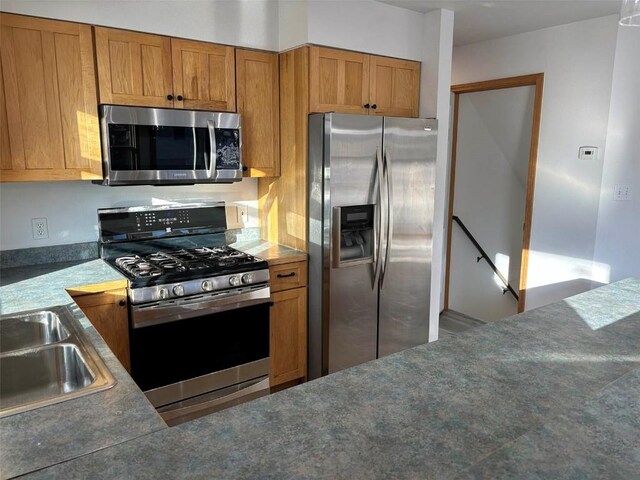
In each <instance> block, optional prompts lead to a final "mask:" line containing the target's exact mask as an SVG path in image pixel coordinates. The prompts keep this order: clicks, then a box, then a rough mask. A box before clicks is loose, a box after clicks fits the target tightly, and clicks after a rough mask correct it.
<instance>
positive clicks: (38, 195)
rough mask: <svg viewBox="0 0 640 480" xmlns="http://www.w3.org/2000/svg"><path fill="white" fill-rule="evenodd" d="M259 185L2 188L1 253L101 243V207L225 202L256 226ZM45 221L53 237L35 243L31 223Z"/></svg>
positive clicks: (6, 185) (65, 184)
mask: <svg viewBox="0 0 640 480" xmlns="http://www.w3.org/2000/svg"><path fill="white" fill-rule="evenodd" d="M256 198H257V181H256V180H255V179H244V180H242V182H239V183H237V184H232V185H191V186H174V187H166V186H163V187H152V186H145V187H105V186H102V185H93V184H91V183H89V182H48V183H47V182H43V183H3V184H1V185H0V221H1V222H2V228H1V229H0V250H12V249H15V248H27V247H43V246H47V245H62V244H67V243H79V242H92V241H96V240H97V239H98V217H97V214H96V211H97V209H98V208H108V207H128V206H138V205H155V204H161V203H166V202H171V201H182V202H185V201H225V202H227V205H230V204H232V203H237V204H239V205H244V206H246V207H248V215H249V218H248V221H247V223H246V224H245V226H247V227H251V226H257V214H258V212H257V201H256ZM40 217H46V218H47V223H48V227H49V238H48V239H40V240H34V239H33V237H32V233H31V219H32V218H40Z"/></svg>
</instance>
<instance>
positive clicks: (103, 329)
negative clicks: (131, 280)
mask: <svg viewBox="0 0 640 480" xmlns="http://www.w3.org/2000/svg"><path fill="white" fill-rule="evenodd" d="M81 288H82V287H81ZM69 294H70V295H71V296H72V297H73V299H74V301H75V302H76V303H77V304H78V306H79V307H80V310H82V312H83V313H84V314H85V315H86V316H87V318H88V319H89V321H90V322H91V323H92V324H93V326H94V327H95V328H96V330H97V331H98V333H99V334H100V335H101V336H102V338H103V339H104V341H105V343H106V344H107V345H108V346H109V348H110V349H111V351H112V352H113V354H114V355H115V356H116V358H117V359H118V360H120V363H122V366H123V367H124V368H125V369H126V370H127V372H131V361H130V356H129V313H128V308H127V289H126V288H117V289H113V290H107V291H104V292H96V293H86V292H83V291H81V290H73V289H72V290H70V291H69Z"/></svg>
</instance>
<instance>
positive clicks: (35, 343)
mask: <svg viewBox="0 0 640 480" xmlns="http://www.w3.org/2000/svg"><path fill="white" fill-rule="evenodd" d="M0 338H1V340H0V417H5V416H8V415H13V414H16V413H20V412H24V411H27V410H31V409H33V408H39V407H44V406H47V405H52V404H54V403H58V402H63V401H66V400H70V399H72V398H77V397H80V396H83V395H88V394H90V393H96V392H99V391H102V390H106V389H107V388H111V387H112V386H113V385H115V380H114V378H113V376H112V375H111V372H109V370H108V369H107V366H106V365H105V364H104V362H103V361H102V359H101V358H100V356H99V355H98V353H97V352H96V350H95V348H93V345H92V344H91V342H89V340H88V339H87V338H86V336H85V333H84V330H83V328H82V325H80V323H79V322H78V321H77V320H76V319H75V317H74V313H73V312H72V311H71V310H70V309H69V307H52V308H48V309H46V310H37V311H31V312H22V313H17V314H11V315H2V316H0Z"/></svg>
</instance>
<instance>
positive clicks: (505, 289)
mask: <svg viewBox="0 0 640 480" xmlns="http://www.w3.org/2000/svg"><path fill="white" fill-rule="evenodd" d="M451 218H452V220H453V221H455V222H456V223H457V224H458V225H459V226H460V228H461V229H462V231H463V232H464V234H465V235H466V236H467V238H469V240H471V243H473V246H474V247H476V249H477V250H478V252H480V256H479V257H478V258H477V259H476V262H478V263H480V260H482V259H483V258H484V259H485V260H486V262H487V264H489V267H491V270H493V272H494V273H495V274H496V275H497V276H498V278H499V279H500V281H501V282H502V283H503V284H504V287H503V288H502V294H503V295H504V294H505V293H507V292H511V295H513V297H514V298H515V299H516V300H520V297H519V296H518V294H517V293H516V291H515V290H514V289H513V287H512V286H511V285H510V284H509V281H508V280H507V279H506V278H505V277H504V275H502V273H500V271H499V270H498V267H496V265H495V264H494V263H493V262H492V261H491V258H490V257H489V255H487V252H485V251H484V249H483V248H482V247H481V246H480V244H479V243H478V241H477V240H476V239H475V237H474V236H473V235H472V234H471V232H470V231H469V229H468V228H467V227H466V226H465V224H464V223H463V222H462V220H460V217H458V216H457V215H453V216H452V217H451Z"/></svg>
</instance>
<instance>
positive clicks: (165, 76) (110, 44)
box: [95, 27, 173, 108]
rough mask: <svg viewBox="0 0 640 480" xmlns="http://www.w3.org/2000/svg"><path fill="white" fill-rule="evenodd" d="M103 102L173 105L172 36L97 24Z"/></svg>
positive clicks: (99, 71) (97, 48) (101, 98)
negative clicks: (98, 25)
mask: <svg viewBox="0 0 640 480" xmlns="http://www.w3.org/2000/svg"><path fill="white" fill-rule="evenodd" d="M95 34H96V57H97V60H98V84H99V88H100V103H109V104H116V105H134V106H142V107H164V108H171V107H173V100H172V99H170V98H173V88H172V83H171V39H169V38H168V37H162V36H160V35H150V34H147V33H138V32H129V31H126V30H116V29H114V28H102V27H95Z"/></svg>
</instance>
